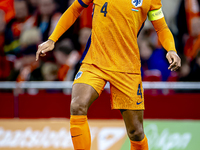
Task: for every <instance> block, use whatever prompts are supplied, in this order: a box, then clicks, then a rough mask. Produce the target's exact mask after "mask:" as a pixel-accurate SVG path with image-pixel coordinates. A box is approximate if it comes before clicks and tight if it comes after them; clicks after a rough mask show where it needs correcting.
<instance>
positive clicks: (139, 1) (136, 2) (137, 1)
mask: <svg viewBox="0 0 200 150" xmlns="http://www.w3.org/2000/svg"><path fill="white" fill-rule="evenodd" d="M142 3H143V0H132V4H133V5H134V6H135V7H141V6H142Z"/></svg>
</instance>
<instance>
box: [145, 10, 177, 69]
mask: <svg viewBox="0 0 200 150" xmlns="http://www.w3.org/2000/svg"><path fill="white" fill-rule="evenodd" d="M148 18H149V20H150V21H151V22H152V24H153V26H154V28H155V30H156V32H157V35H158V39H159V41H160V43H161V44H162V46H163V47H164V49H165V50H167V51H168V53H167V55H166V57H167V59H168V61H169V63H170V66H169V68H168V69H171V71H176V70H177V69H179V68H180V67H181V59H180V58H179V56H178V55H177V52H176V48H175V43H174V38H173V35H172V33H171V31H170V30H169V28H168V26H167V24H166V22H165V18H164V15H163V13H162V9H161V8H160V9H157V10H151V11H149V12H148Z"/></svg>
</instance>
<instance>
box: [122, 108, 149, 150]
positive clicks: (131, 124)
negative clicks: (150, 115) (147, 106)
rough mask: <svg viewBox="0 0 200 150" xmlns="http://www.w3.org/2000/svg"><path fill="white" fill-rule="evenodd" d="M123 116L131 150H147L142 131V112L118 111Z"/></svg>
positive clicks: (145, 139)
mask: <svg viewBox="0 0 200 150" xmlns="http://www.w3.org/2000/svg"><path fill="white" fill-rule="evenodd" d="M120 111H121V114H122V116H123V119H124V122H125V126H126V130H127V134H128V137H129V139H130V142H131V150H148V143H147V138H146V136H145V135H144V130H143V110H120Z"/></svg>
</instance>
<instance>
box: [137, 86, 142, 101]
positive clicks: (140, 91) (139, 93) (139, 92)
mask: <svg viewBox="0 0 200 150" xmlns="http://www.w3.org/2000/svg"><path fill="white" fill-rule="evenodd" d="M137 95H140V96H141V98H142V90H141V87H140V84H139V85H138V91H137Z"/></svg>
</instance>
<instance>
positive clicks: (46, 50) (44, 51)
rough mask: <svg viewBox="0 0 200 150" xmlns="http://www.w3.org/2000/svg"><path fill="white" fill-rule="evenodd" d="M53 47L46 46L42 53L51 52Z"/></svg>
mask: <svg viewBox="0 0 200 150" xmlns="http://www.w3.org/2000/svg"><path fill="white" fill-rule="evenodd" d="M51 50H52V49H51V48H50V47H47V48H45V49H43V50H42V51H41V53H42V54H45V53H46V52H49V51H51Z"/></svg>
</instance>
